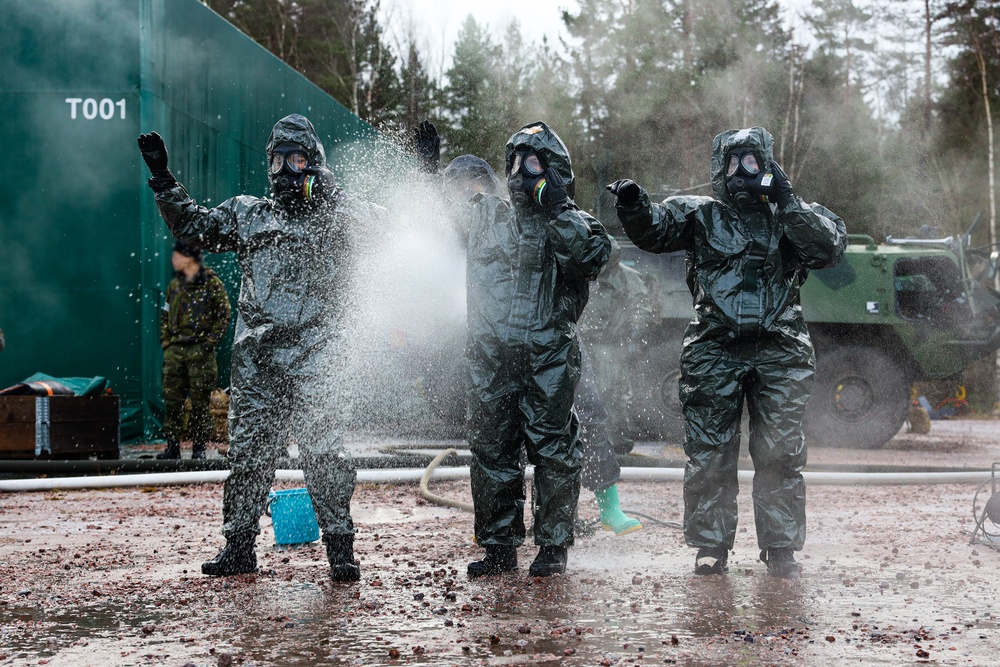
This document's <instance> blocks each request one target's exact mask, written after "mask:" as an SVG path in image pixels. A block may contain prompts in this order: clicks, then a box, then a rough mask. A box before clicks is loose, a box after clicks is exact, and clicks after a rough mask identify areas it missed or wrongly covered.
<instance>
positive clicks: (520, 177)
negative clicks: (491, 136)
mask: <svg viewBox="0 0 1000 667" xmlns="http://www.w3.org/2000/svg"><path fill="white" fill-rule="evenodd" d="M544 174H545V165H543V164H542V160H541V158H539V157H538V154H537V153H529V152H526V151H517V152H515V153H514V154H513V156H512V158H511V163H510V169H508V170H507V189H508V190H509V191H510V201H511V203H512V204H514V205H515V206H522V207H527V206H529V205H531V203H532V202H534V203H540V202H541V194H542V190H544V189H545V184H546V183H545V176H544Z"/></svg>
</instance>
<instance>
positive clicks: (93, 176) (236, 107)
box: [0, 0, 376, 441]
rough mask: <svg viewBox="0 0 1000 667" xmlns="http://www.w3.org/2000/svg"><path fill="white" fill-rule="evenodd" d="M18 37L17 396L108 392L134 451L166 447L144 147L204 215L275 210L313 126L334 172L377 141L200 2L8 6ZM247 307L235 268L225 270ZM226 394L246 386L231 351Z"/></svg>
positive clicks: (10, 350) (10, 284)
mask: <svg viewBox="0 0 1000 667" xmlns="http://www.w3.org/2000/svg"><path fill="white" fill-rule="evenodd" d="M3 22H4V29H3V31H2V33H0V53H3V54H4V66H3V67H2V68H0V108H2V109H3V115H4V123H3V124H2V126H0V145H2V146H3V147H4V151H5V159H4V164H3V167H2V172H0V173H2V178H0V233H2V241H0V328H2V329H3V330H4V332H5V334H6V341H7V349H6V350H5V351H3V352H0V387H5V386H9V385H11V384H14V383H16V382H19V381H21V380H23V379H24V378H26V377H28V376H30V375H32V374H34V373H36V372H43V373H48V374H49V375H54V376H57V377H93V376H104V377H107V378H108V379H109V380H110V383H111V386H112V389H113V390H114V392H115V393H117V394H119V395H120V396H121V401H122V439H123V441H136V440H140V439H142V440H147V441H149V440H155V439H158V438H159V437H160V422H161V416H162V411H163V404H162V400H161V396H160V394H161V385H160V383H161V364H162V359H163V355H162V352H161V350H160V345H159V312H160V308H161V307H162V303H163V292H164V290H165V288H166V285H167V283H168V281H169V279H170V277H171V267H170V249H171V246H172V239H171V237H170V234H169V232H168V231H167V228H166V225H164V223H163V221H162V220H161V219H160V216H159V214H158V212H157V210H156V207H155V205H154V203H153V197H152V193H151V192H150V190H149V189H148V188H147V186H146V179H147V178H148V176H149V174H148V172H147V170H146V167H145V165H144V164H143V163H142V159H141V158H140V156H139V151H138V149H137V147H136V142H135V139H136V137H137V136H138V135H139V133H140V132H148V131H151V130H156V131H158V132H159V133H160V134H162V135H163V136H164V137H165V139H166V143H167V147H168V149H169V151H170V158H171V160H170V166H171V170H172V171H173V172H174V174H175V175H176V176H177V178H178V179H179V180H180V181H181V182H182V183H184V184H185V185H186V186H187V187H188V189H189V191H190V192H191V193H192V195H193V196H194V197H195V198H196V199H197V200H198V201H199V202H200V203H202V204H206V205H213V204H216V203H219V202H221V201H223V200H225V199H227V198H229V197H232V196H235V195H238V194H242V193H248V194H256V195H260V196H264V195H266V194H267V175H266V171H265V166H264V144H265V142H266V140H267V136H268V134H269V133H270V130H271V127H272V126H273V124H274V122H275V121H276V120H278V119H279V118H281V117H283V116H285V115H287V114H289V113H302V114H304V115H306V116H308V117H309V118H310V119H311V120H312V121H313V124H314V125H315V126H316V129H317V131H318V132H319V134H320V136H321V137H322V139H323V141H324V144H325V146H326V149H327V156H328V160H329V162H330V165H331V168H332V169H333V170H334V172H335V173H337V174H338V176H340V177H341V178H342V179H343V180H346V181H347V182H348V186H349V185H350V174H349V173H346V174H345V173H344V165H347V164H350V163H351V161H352V160H356V159H357V157H358V156H359V155H364V154H365V153H366V152H367V148H368V147H369V146H371V145H372V144H373V143H374V142H375V140H376V133H375V131H374V130H373V129H372V128H371V127H370V126H369V125H367V124H365V123H363V122H362V121H361V120H360V119H358V118H357V117H356V116H354V115H353V114H352V113H350V112H349V111H348V110H347V109H346V108H344V107H343V106H342V105H340V104H339V103H337V102H336V101H335V100H333V99H332V98H331V97H329V96H328V95H327V94H326V93H324V92H323V91H321V90H320V89H319V88H317V87H316V86H314V85H313V84H311V83H310V82H309V81H307V80H306V79H305V78H304V77H302V76H301V75H300V74H298V73H297V72H295V71H294V70H293V69H291V68H290V67H288V66H287V65H285V64H284V63H282V62H281V61H279V60H278V59H277V58H275V57H274V56H272V55H271V54H270V53H269V52H267V51H266V50H265V49H263V48H261V47H260V46H258V45H257V44H255V43H254V42H253V41H252V40H250V39H249V38H248V37H246V36H245V35H244V34H242V33H241V32H239V31H238V30H237V29H236V28H234V27H233V26H232V25H230V24H229V23H227V22H226V21H225V20H224V19H222V18H221V17H219V16H218V15H217V14H215V13H214V12H212V11H211V10H209V9H208V8H206V7H205V6H203V5H202V4H200V3H199V2H197V1H196V0H70V1H67V0H8V2H5V3H4V8H3ZM207 263H208V264H209V265H210V266H212V267H214V268H215V269H216V270H217V271H218V272H219V274H220V275H221V276H222V278H223V280H224V281H225V282H226V285H227V288H228V289H229V292H230V299H231V302H232V304H233V306H234V318H233V320H234V322H235V303H236V297H237V294H238V290H239V284H238V283H239V271H238V267H237V266H236V262H235V257H233V256H232V255H231V254H230V255H209V256H208V258H207ZM231 336H232V327H231V328H230V337H229V340H227V344H226V345H225V346H223V349H221V350H220V358H219V369H220V385H221V386H227V385H228V382H229V351H228V350H229V345H228V343H229V342H230V341H231Z"/></svg>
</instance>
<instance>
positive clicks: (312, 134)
mask: <svg viewBox="0 0 1000 667" xmlns="http://www.w3.org/2000/svg"><path fill="white" fill-rule="evenodd" d="M285 143H292V144H299V145H300V146H303V147H305V149H306V153H307V154H308V155H309V164H310V165H312V166H315V167H322V166H325V165H326V152H325V151H324V150H323V144H322V142H320V140H319V135H318V134H316V128H314V127H313V124H312V123H310V122H309V119H308V118H306V117H305V116H303V115H301V114H297V113H293V114H291V115H289V116H285V117H284V118H282V119H281V120H279V121H278V122H277V123H275V124H274V129H272V130H271V136H270V137H268V138H267V149H266V150H267V164H271V154H272V153H273V152H274V147H275V146H278V145H279V144H285Z"/></svg>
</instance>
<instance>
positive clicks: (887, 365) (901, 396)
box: [803, 347, 910, 449]
mask: <svg viewBox="0 0 1000 667" xmlns="http://www.w3.org/2000/svg"><path fill="white" fill-rule="evenodd" d="M909 408H910V382H909V379H908V378H907V375H906V373H905V372H904V371H903V369H902V368H900V366H899V365H898V364H897V363H896V362H895V361H893V360H892V358H891V357H889V356H888V355H887V354H885V353H884V352H882V351H880V350H877V349H875V348H870V347H836V348H833V349H830V350H828V351H824V352H822V353H820V354H817V357H816V382H815V385H814V386H813V392H812V396H811V398H810V399H809V404H808V405H807V406H806V414H805V419H804V423H803V430H804V431H805V434H806V437H807V438H808V440H809V442H810V443H815V444H819V445H827V446H831V447H859V448H864V449H874V448H878V447H881V446H882V445H884V444H885V443H887V442H889V440H891V439H892V437H893V436H894V435H896V433H898V432H899V429H900V428H901V427H902V425H903V422H904V421H905V420H906V414H907V412H908V411H909Z"/></svg>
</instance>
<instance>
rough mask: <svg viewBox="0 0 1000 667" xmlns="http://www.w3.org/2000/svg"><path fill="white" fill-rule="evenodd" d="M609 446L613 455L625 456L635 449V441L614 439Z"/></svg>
mask: <svg viewBox="0 0 1000 667" xmlns="http://www.w3.org/2000/svg"><path fill="white" fill-rule="evenodd" d="M611 446H612V447H613V448H614V450H615V454H617V455H618V456H625V455H626V454H631V453H632V450H633V449H635V440H633V439H631V438H614V439H612V440H611Z"/></svg>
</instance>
